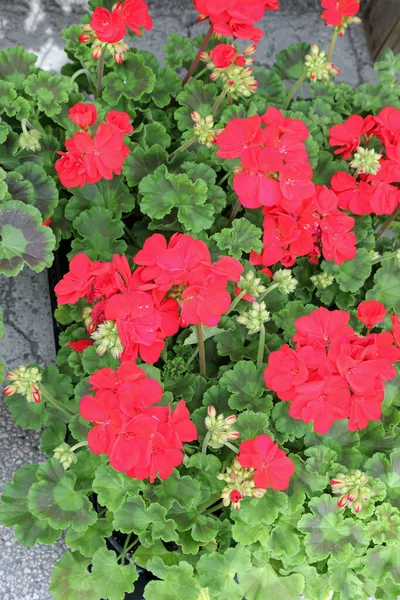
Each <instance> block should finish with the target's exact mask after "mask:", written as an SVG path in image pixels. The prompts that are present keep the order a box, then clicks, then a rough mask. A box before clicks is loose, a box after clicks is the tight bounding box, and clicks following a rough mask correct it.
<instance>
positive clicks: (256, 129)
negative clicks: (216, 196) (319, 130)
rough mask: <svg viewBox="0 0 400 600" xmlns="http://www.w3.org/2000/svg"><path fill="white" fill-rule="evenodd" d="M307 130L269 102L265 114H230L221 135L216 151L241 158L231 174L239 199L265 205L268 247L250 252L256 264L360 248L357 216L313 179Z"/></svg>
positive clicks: (339, 258)
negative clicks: (232, 116)
mask: <svg viewBox="0 0 400 600" xmlns="http://www.w3.org/2000/svg"><path fill="white" fill-rule="evenodd" d="M263 125H266V127H265V128H264V127H263ZM308 135H309V134H308V129H307V127H306V125H305V123H303V122H302V121H300V120H299V119H291V118H285V117H284V116H283V114H282V113H281V112H280V111H279V110H278V109H277V108H272V107H270V108H268V110H267V112H266V113H265V114H264V115H263V116H262V117H257V116H255V117H250V118H248V119H232V121H230V122H229V123H228V125H227V126H226V128H225V130H224V131H223V132H222V133H220V135H219V136H218V140H217V144H218V146H219V150H218V152H217V156H219V157H221V158H228V159H234V158H240V159H241V165H242V166H241V169H239V170H238V171H237V172H236V175H235V177H234V180H233V186H234V189H235V191H236V193H237V195H238V198H239V200H240V202H241V204H242V205H243V206H245V207H246V208H260V207H262V210H263V214H264V236H263V241H264V250H263V252H262V253H261V254H259V255H258V254H255V253H252V254H251V262H252V264H254V265H265V266H270V265H274V264H276V263H278V262H281V263H282V264H283V265H284V266H286V267H290V266H292V265H293V264H294V263H295V261H296V258H297V257H299V256H307V255H308V256H309V258H310V260H312V261H313V262H315V261H316V260H318V257H319V256H320V254H321V250H322V254H323V256H324V258H326V259H327V260H331V259H333V260H334V261H335V263H336V264H338V265H340V264H341V263H342V262H343V261H344V260H351V259H352V258H354V256H355V254H356V248H355V243H356V238H355V235H354V233H353V232H351V229H352V228H353V226H354V219H353V218H352V217H349V216H347V215H345V214H344V213H343V212H341V211H340V210H339V209H338V198H337V197H336V195H335V193H334V192H332V191H330V190H328V189H327V188H326V187H319V186H315V185H314V183H313V182H312V175H313V171H312V168H311V165H310V163H309V162H308V154H307V151H306V148H305V146H304V143H303V142H304V141H305V140H306V139H307V138H308Z"/></svg>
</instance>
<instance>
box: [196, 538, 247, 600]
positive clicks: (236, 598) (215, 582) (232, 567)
mask: <svg viewBox="0 0 400 600" xmlns="http://www.w3.org/2000/svg"><path fill="white" fill-rule="evenodd" d="M250 558H251V554H250V552H249V551H248V550H247V549H246V548H243V547H242V546H236V548H229V549H228V550H227V551H226V552H225V553H224V554H220V553H219V552H210V553H209V554H203V556H201V558H200V560H199V562H198V563H197V566H196V569H197V571H198V572H199V574H200V577H199V583H200V585H201V586H202V587H203V588H207V589H208V591H209V593H210V595H211V597H212V598H214V597H215V598H218V599H219V600H242V599H243V587H242V586H241V584H240V582H241V578H242V575H243V573H246V571H249V570H250V569H251V567H252V564H251V561H250ZM235 574H237V575H238V579H239V584H238V583H237V581H235V579H234V577H235Z"/></svg>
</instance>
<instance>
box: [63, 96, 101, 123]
mask: <svg viewBox="0 0 400 600" xmlns="http://www.w3.org/2000/svg"><path fill="white" fill-rule="evenodd" d="M68 117H69V118H70V119H71V121H72V122H73V123H75V125H78V127H80V128H81V129H87V128H88V127H91V126H92V125H94V124H95V123H96V121H97V108H96V107H95V105H94V104H84V103H83V102H78V103H77V104H75V105H74V106H72V107H71V108H70V109H69V113H68Z"/></svg>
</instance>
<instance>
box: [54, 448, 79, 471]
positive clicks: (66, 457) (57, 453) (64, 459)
mask: <svg viewBox="0 0 400 600" xmlns="http://www.w3.org/2000/svg"><path fill="white" fill-rule="evenodd" d="M53 456H54V458H55V459H57V460H58V461H59V462H60V463H61V464H62V466H63V468H64V470H65V471H66V470H67V469H69V467H70V466H71V465H72V464H73V463H76V461H77V458H76V455H75V454H74V452H73V450H72V449H71V446H69V444H66V443H65V442H63V443H62V444H60V445H59V446H57V448H55V450H54V452H53Z"/></svg>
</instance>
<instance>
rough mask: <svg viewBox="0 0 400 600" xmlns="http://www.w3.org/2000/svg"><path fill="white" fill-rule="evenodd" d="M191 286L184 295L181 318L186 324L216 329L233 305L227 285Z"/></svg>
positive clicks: (206, 284)
mask: <svg viewBox="0 0 400 600" xmlns="http://www.w3.org/2000/svg"><path fill="white" fill-rule="evenodd" d="M204 283H205V285H189V287H187V288H186V289H185V291H184V292H183V293H182V301H183V302H182V310H181V316H182V319H183V320H184V321H185V322H186V323H190V324H192V325H196V324H197V323H203V325H206V326H207V327H215V325H217V323H218V322H219V320H220V318H221V316H222V315H223V314H224V313H225V312H227V310H228V309H229V307H230V305H231V295H230V293H229V292H228V291H227V290H226V289H225V284H220V283H216V284H211V285H210V284H208V283H207V281H205V282H204Z"/></svg>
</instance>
